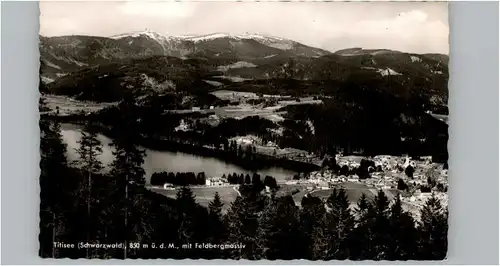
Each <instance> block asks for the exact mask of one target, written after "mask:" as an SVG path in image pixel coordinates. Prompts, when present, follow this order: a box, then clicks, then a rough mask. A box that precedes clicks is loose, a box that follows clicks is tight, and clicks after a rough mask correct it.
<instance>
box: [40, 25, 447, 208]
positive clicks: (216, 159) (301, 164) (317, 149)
mask: <svg viewBox="0 0 500 266" xmlns="http://www.w3.org/2000/svg"><path fill="white" fill-rule="evenodd" d="M89 45H92V46H93V47H94V49H93V50H92V51H85V50H82V51H80V52H76V51H78V50H79V49H84V48H86V47H89ZM69 47H70V48H71V49H69ZM145 47H148V49H144V48H145ZM41 55H42V67H41V69H42V73H43V74H42V77H41V84H40V91H41V92H42V96H41V101H42V102H43V103H42V104H43V106H44V109H43V111H42V110H41V114H42V116H43V117H44V118H48V119H52V120H61V121H63V122H64V123H70V124H67V126H66V127H69V128H72V129H65V131H64V133H63V135H64V136H65V138H66V141H68V142H67V143H68V144H69V146H70V147H72V148H73V149H74V148H76V146H75V145H76V143H77V140H78V135H79V134H80V133H79V132H81V130H84V129H83V128H82V127H81V126H76V127H75V125H84V124H87V123H88V122H92V123H94V124H95V125H96V126H98V127H99V128H100V132H101V133H103V135H100V138H101V141H102V142H103V143H104V144H105V149H104V153H103V154H104V155H103V158H102V159H103V162H105V163H106V164H109V163H110V161H111V159H110V156H111V154H112V148H111V147H109V145H108V144H109V143H111V139H114V138H119V137H121V135H123V134H125V133H126V134H127V135H135V136H137V137H135V139H136V140H135V142H134V144H135V145H139V146H142V147H145V148H146V150H147V152H146V154H147V155H146V159H145V164H144V166H143V167H144V169H145V171H146V183H147V184H148V189H150V190H151V191H154V192H156V193H159V194H161V195H164V196H167V197H175V195H176V190H172V189H166V188H163V187H161V186H156V185H151V184H150V178H151V176H152V174H154V173H162V172H165V171H170V172H174V173H175V172H177V173H183V172H194V173H200V172H203V173H204V174H203V175H204V176H206V178H207V180H211V179H214V180H219V179H220V178H221V177H222V176H225V175H226V174H231V173H237V174H257V173H258V174H259V175H261V176H262V177H264V176H271V177H273V178H275V179H276V181H277V183H278V185H279V187H280V189H279V192H278V193H279V194H280V195H292V196H293V199H294V201H295V204H296V205H298V206H300V205H301V201H302V198H303V197H304V196H306V195H311V196H314V197H319V198H326V197H328V196H329V195H330V194H331V192H332V189H333V187H340V186H342V187H344V188H346V189H347V194H348V198H349V200H350V201H351V204H355V203H356V201H357V199H358V198H359V197H360V196H361V194H365V195H366V196H368V198H373V196H374V194H376V193H377V191H378V190H379V189H383V190H384V192H385V193H386V194H387V195H388V198H389V199H394V197H395V196H396V195H397V194H400V193H401V194H404V195H405V197H404V198H405V200H404V202H405V204H406V205H405V208H408V209H411V208H410V207H411V206H414V205H415V203H410V201H411V200H410V199H413V201H411V202H414V201H415V200H414V199H415V196H413V195H420V194H419V193H421V192H420V187H422V189H428V187H427V182H426V180H424V181H422V182H420V181H418V182H417V183H415V180H413V179H411V178H410V179H408V177H407V176H406V175H405V173H404V170H405V169H403V170H401V169H400V166H397V165H395V166H392V168H390V169H386V170H382V171H374V169H371V170H370V171H368V170H367V169H365V168H364V167H365V166H363V167H361V166H360V165H359V161H360V160H361V159H359V160H358V162H357V164H356V163H354V164H352V162H351V163H347V165H348V166H347V168H346V169H344V168H342V165H341V164H339V163H340V162H342V161H345V160H347V161H349V159H348V158H350V157H349V156H359V158H362V159H363V160H367V161H371V160H372V159H370V158H373V156H375V155H379V154H388V155H390V156H393V158H394V160H399V161H401V163H400V164H401V165H403V164H404V158H407V157H405V156H408V155H409V156H410V157H411V158H417V160H416V162H419V159H418V158H420V157H421V156H431V158H432V161H433V163H434V164H436V165H441V166H440V167H441V168H442V165H443V163H444V162H446V159H447V150H446V143H447V125H446V123H443V122H442V121H444V122H446V121H445V120H443V119H444V118H443V117H444V115H440V114H439V112H440V111H442V110H444V109H447V107H446V104H445V103H446V101H447V88H446V87H443V85H445V84H446V82H447V67H446V64H444V62H443V59H442V58H441V57H436V56H428V55H416V54H406V53H402V52H398V51H391V50H363V49H357V48H355V49H351V50H342V51H338V52H335V53H332V52H328V51H323V50H321V49H316V48H313V47H308V46H305V45H302V44H299V43H297V42H294V41H290V40H284V39H281V38H277V37H269V36H267V37H266V36H260V35H241V36H230V35H226V34H212V35H207V36H194V37H193V36H190V37H189V36H188V37H186V36H184V37H183V36H180V37H179V36H177V37H175V36H173V37H172V36H170V37H169V36H161V35H159V34H156V33H153V32H138V33H133V34H124V35H119V36H113V37H112V38H104V37H92V36H66V37H53V38H42V46H41ZM446 63H447V62H446ZM71 124H73V125H71ZM104 135H105V136H104ZM106 145H108V146H106ZM106 154H107V155H106ZM70 157H72V158H75V159H76V157H75V155H74V154H73V155H71V156H70ZM328 158H336V159H335V164H334V165H329V164H328V160H329V159H328ZM344 165H346V164H344ZM375 166H376V165H374V166H373V167H375ZM406 167H407V166H405V168H406ZM423 167H426V166H423ZM342 169H343V170H342ZM363 169H364V170H363ZM331 170H334V171H333V172H332V171H331ZM325 171H326V172H325ZM329 171H330V172H329ZM359 171H366V172H367V173H368V172H369V174H368V176H369V177H368V178H367V177H366V176H364V175H365V174H364V172H363V173H361V172H359ZM394 171H395V172H394ZM418 171H421V169H418ZM437 175H438V176H439V175H440V174H439V173H438V174H437ZM319 176H321V177H319ZM424 179H425V178H424ZM348 180H349V181H348ZM398 180H404V182H405V183H408V182H410V183H411V182H413V183H411V184H413V185H410V186H409V187H411V189H412V192H409V191H410V189H409V188H404V189H403V188H400V189H398ZM440 180H441V181H440V182H441V183H440V184H442V185H445V186H446V184H447V181H446V180H445V179H443V178H441V179H440ZM207 182H208V181H207ZM222 182H227V181H222ZM239 185H241V184H228V183H227V184H225V185H222V186H208V185H207V186H193V187H192V190H193V193H194V194H195V197H196V200H197V201H198V202H199V203H200V204H201V205H204V206H207V205H206V204H208V202H209V201H211V200H212V197H213V193H214V192H219V195H220V196H221V198H222V200H223V202H224V203H225V206H226V207H225V208H227V207H229V205H230V203H231V202H232V201H234V200H235V199H236V197H237V196H238V193H239V192H238V187H239ZM436 186H437V185H436V184H433V185H432V187H431V188H430V189H432V190H433V191H434V190H435V193H441V194H442V193H443V192H442V191H437V190H436ZM417 190H418V191H419V192H417V193H416V194H415V191H417ZM441 194H440V195H441ZM412 197H413V198H412ZM406 202H407V203H406ZM413 209H415V210H418V208H413Z"/></svg>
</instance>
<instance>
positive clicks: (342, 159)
mask: <svg viewBox="0 0 500 266" xmlns="http://www.w3.org/2000/svg"><path fill="white" fill-rule="evenodd" d="M335 159H336V162H337V165H338V167H339V168H344V169H349V173H348V174H344V173H342V171H340V172H339V171H333V170H331V169H329V168H328V167H324V168H322V169H321V170H319V171H313V172H310V173H303V174H302V175H301V174H296V175H295V176H289V177H287V178H286V179H285V180H277V184H278V186H279V188H280V191H281V192H280V194H286V193H289V194H291V195H292V196H293V198H294V200H295V202H296V204H297V205H298V206H300V202H301V200H302V197H303V196H307V195H313V196H318V197H320V198H323V199H325V198H327V197H328V196H329V195H330V194H331V193H332V191H333V189H336V188H340V187H343V188H344V189H346V191H347V194H348V198H349V200H350V202H351V208H354V207H355V205H356V203H357V200H358V199H359V197H360V196H361V194H365V196H367V198H369V199H373V197H374V196H375V195H376V194H377V193H378V191H379V190H382V191H383V192H384V193H385V194H386V196H387V197H388V199H389V200H390V201H393V200H394V199H395V197H397V196H399V197H400V199H401V201H402V203H403V208H404V209H405V210H406V211H409V212H410V213H412V214H413V216H414V217H415V218H416V219H418V217H419V215H420V214H419V211H420V210H421V207H422V206H423V205H424V204H425V202H426V200H427V199H428V198H429V197H431V196H432V195H434V196H435V197H437V198H438V199H439V200H440V201H441V203H442V204H443V206H447V204H448V196H447V189H448V170H447V169H445V168H446V167H445V166H444V165H443V164H438V163H433V162H432V158H431V157H421V158H418V160H416V159H411V158H410V157H408V156H388V155H380V156H374V157H371V158H367V157H362V156H342V155H340V154H339V155H337V156H336V158H335ZM362 160H369V161H372V162H374V164H375V167H372V166H370V167H369V169H368V172H369V174H370V177H369V178H360V177H359V176H358V175H357V174H355V173H353V172H355V169H357V168H359V167H360V165H361V162H362ZM406 169H413V170H412V171H411V173H410V171H408V170H406ZM238 187H239V185H237V184H234V183H233V184H231V183H230V182H229V180H228V178H227V177H226V175H223V176H214V177H207V178H206V180H205V184H204V185H195V186H193V187H192V188H193V189H194V191H195V192H196V193H195V194H197V195H198V194H199V195H200V197H202V198H200V199H199V200H200V201H201V202H205V201H206V202H208V198H207V199H205V198H206V197H207V196H206V195H207V193H206V192H207V191H211V192H213V193H215V192H216V191H217V192H219V194H221V195H222V197H223V200H224V201H225V202H226V203H230V202H232V201H233V200H234V199H235V198H236V196H237V195H239V191H238ZM163 189H164V190H171V191H172V192H171V193H170V194H172V196H173V193H174V191H175V187H174V186H173V185H171V184H165V185H164V186H163ZM270 191H271V189H270V188H269V187H267V186H266V187H265V190H264V192H265V193H270ZM162 194H165V193H162ZM197 198H198V196H197ZM228 205H229V204H228Z"/></svg>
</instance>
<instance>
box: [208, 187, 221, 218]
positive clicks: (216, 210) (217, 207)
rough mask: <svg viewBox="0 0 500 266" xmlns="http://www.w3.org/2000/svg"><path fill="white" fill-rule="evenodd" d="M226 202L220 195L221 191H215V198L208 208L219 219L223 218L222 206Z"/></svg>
mask: <svg viewBox="0 0 500 266" xmlns="http://www.w3.org/2000/svg"><path fill="white" fill-rule="evenodd" d="M223 206H224V203H222V201H221V198H220V196H219V192H215V195H214V200H212V201H211V202H210V203H209V204H208V208H209V210H210V214H211V215H212V216H214V217H217V219H218V220H222V207H223Z"/></svg>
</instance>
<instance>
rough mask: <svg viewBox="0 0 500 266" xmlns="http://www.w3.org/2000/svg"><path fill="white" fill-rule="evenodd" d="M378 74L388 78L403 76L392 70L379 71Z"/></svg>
mask: <svg viewBox="0 0 500 266" xmlns="http://www.w3.org/2000/svg"><path fill="white" fill-rule="evenodd" d="M378 72H379V73H380V75H382V76H388V75H401V73H398V72H396V71H394V70H392V69H391V68H386V69H379V70H378Z"/></svg>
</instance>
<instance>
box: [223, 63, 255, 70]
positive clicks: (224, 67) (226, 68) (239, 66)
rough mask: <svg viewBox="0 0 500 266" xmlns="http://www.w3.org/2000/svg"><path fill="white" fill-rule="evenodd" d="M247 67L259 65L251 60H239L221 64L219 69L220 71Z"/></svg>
mask: <svg viewBox="0 0 500 266" xmlns="http://www.w3.org/2000/svg"><path fill="white" fill-rule="evenodd" d="M247 67H257V66H256V65H254V64H252V63H249V62H245V61H239V62H236V63H234V64H231V65H226V66H219V67H218V68H217V69H218V70H219V71H228V70H229V69H232V68H247Z"/></svg>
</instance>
